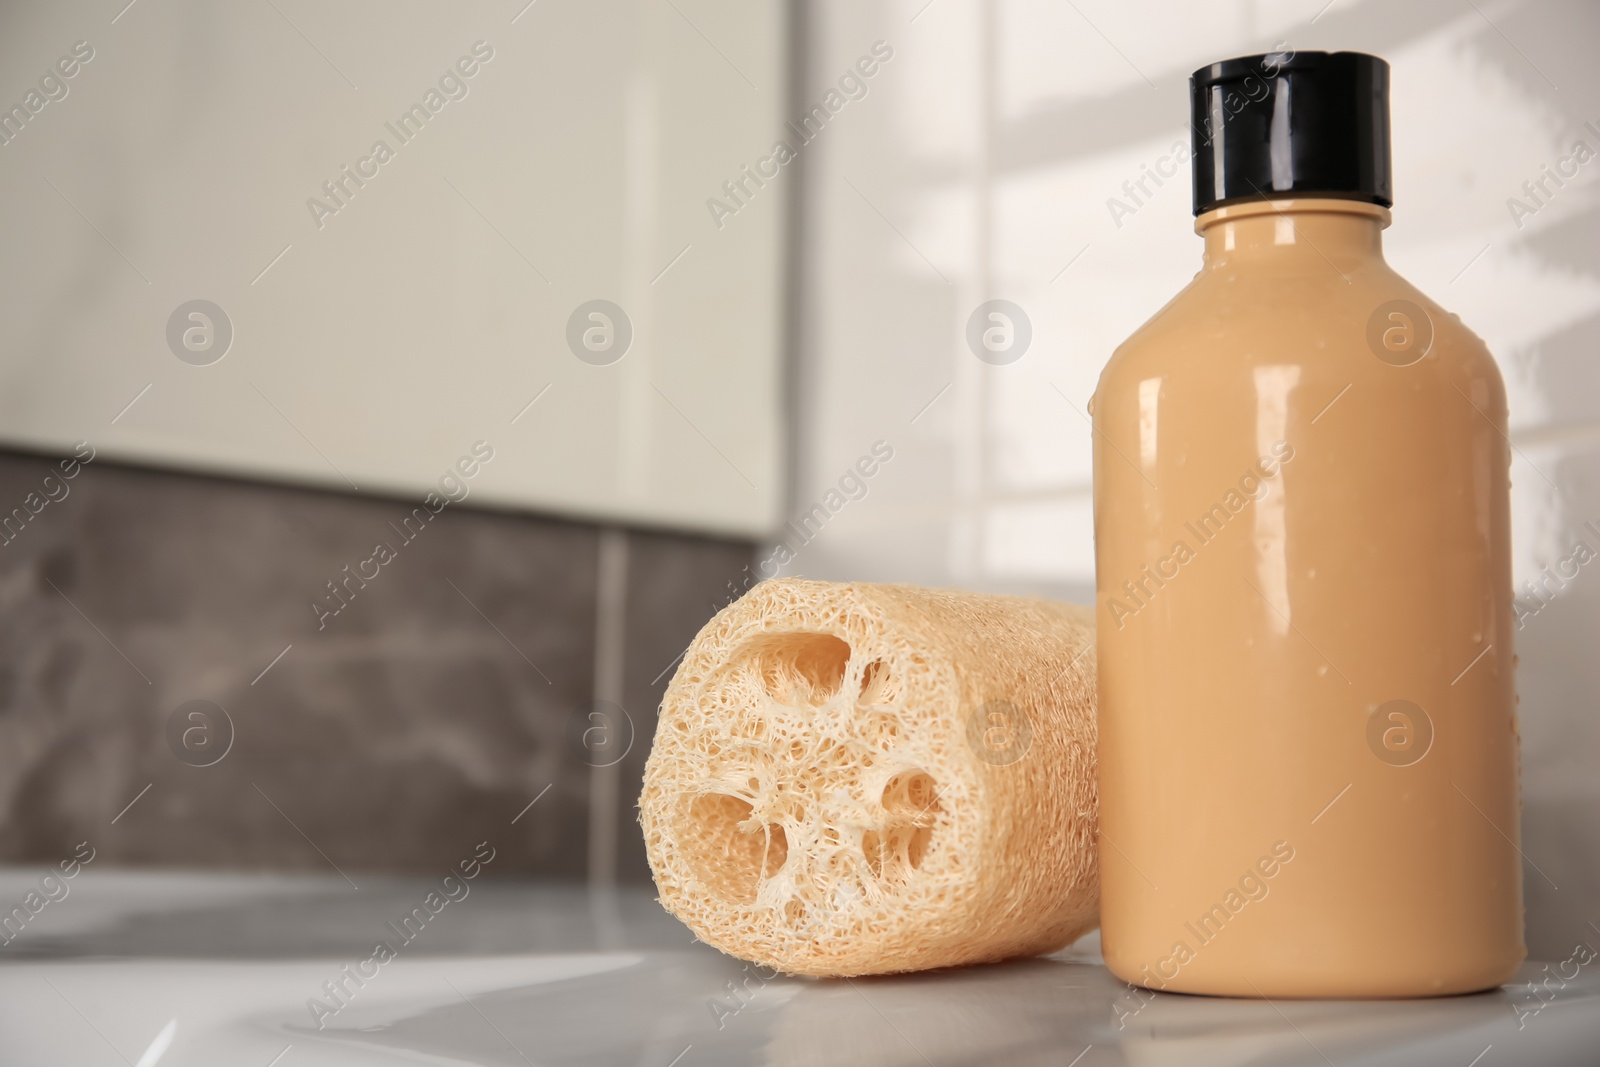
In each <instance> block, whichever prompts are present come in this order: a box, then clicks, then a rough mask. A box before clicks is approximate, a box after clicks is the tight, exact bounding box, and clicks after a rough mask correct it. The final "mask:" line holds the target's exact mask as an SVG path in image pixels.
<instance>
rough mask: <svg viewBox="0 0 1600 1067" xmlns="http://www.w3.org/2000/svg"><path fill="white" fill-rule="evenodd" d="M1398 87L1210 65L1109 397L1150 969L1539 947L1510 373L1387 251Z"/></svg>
mask: <svg viewBox="0 0 1600 1067" xmlns="http://www.w3.org/2000/svg"><path fill="white" fill-rule="evenodd" d="M1247 79H1254V85H1253V86H1252V85H1251V84H1250V83H1249V81H1247ZM1352 85H1353V86H1355V90H1354V91H1351V90H1350V89H1349V87H1350V86H1352ZM1386 90H1387V66H1386V65H1385V64H1383V63H1382V61H1381V60H1376V59H1373V58H1372V57H1368V56H1357V55H1354V54H1352V53H1338V54H1334V55H1331V56H1330V55H1328V54H1326V53H1301V54H1300V55H1298V56H1292V57H1291V56H1284V55H1281V54H1279V55H1276V56H1257V57H1250V58H1248V59H1244V60H1233V61H1229V62H1228V63H1223V64H1216V65H1214V66H1212V67H1208V68H1204V69H1203V70H1202V71H1200V72H1198V73H1197V75H1196V78H1195V94H1196V111H1195V126H1196V140H1197V148H1196V162H1197V166H1196V177H1197V190H1196V201H1197V206H1198V207H1199V208H1203V209H1204V210H1203V211H1202V212H1201V213H1200V215H1199V218H1198V219H1197V222H1196V230H1197V231H1198V232H1199V233H1200V234H1201V236H1202V237H1203V238H1204V241H1205V254H1204V263H1203V266H1202V268H1201V270H1200V272H1199V273H1198V274H1197V275H1196V276H1195V279H1194V281H1193V282H1191V283H1190V285H1189V286H1188V287H1187V288H1185V289H1184V290H1183V291H1182V292H1181V293H1180V294H1179V295H1178V296H1177V297H1176V298H1175V299H1174V300H1173V301H1172V302H1171V303H1169V304H1168V305H1167V306H1166V308H1164V309H1163V310H1162V311H1161V312H1160V313H1159V314H1157V315H1156V316H1155V318H1153V319H1152V320H1151V321H1150V322H1148V323H1147V324H1145V325H1144V326H1143V327H1141V328H1140V330H1139V331H1138V332H1137V333H1135V334H1134V336H1133V337H1131V338H1129V339H1128V341H1127V342H1125V343H1124V344H1123V345H1122V346H1121V347H1120V348H1118V350H1117V351H1116V353H1115V355H1114V356H1113V357H1112V359H1111V361H1110V363H1109V364H1108V365H1107V367H1106V369H1105V371H1104V373H1103V374H1102V376H1101V379H1100V383H1099V387H1098V390H1097V392H1096V394H1095V399H1094V405H1093V413H1094V427H1095V461H1094V463H1095V468H1094V478H1095V540H1096V555H1097V573H1098V579H1097V580H1098V598H1097V599H1098V627H1099V650H1098V659H1099V672H1100V673H1099V699H1100V740H1099V745H1100V749H1099V760H1100V798H1101V812H1100V819H1101V844H1100V853H1101V854H1100V862H1101V871H1102V876H1101V877H1102V905H1101V907H1102V929H1103V940H1102V945H1103V951H1104V954H1105V959H1106V962H1107V964H1108V965H1109V966H1110V968H1111V970H1112V971H1113V972H1114V973H1116V974H1117V975H1118V976H1119V977H1121V978H1123V979H1125V980H1127V981H1129V982H1133V983H1136V984H1139V985H1142V986H1147V987H1149V988H1153V989H1165V990H1170V991H1181V992H1191V993H1211V994H1221V995H1231V996H1265V997H1409V996H1426V995H1437V994H1447V993H1461V992H1468V991H1473V990H1482V989H1486V988H1490V987H1492V986H1495V985H1498V984H1499V983H1501V982H1504V981H1506V980H1507V979H1509V978H1510V977H1511V975H1512V973H1513V972H1514V971H1515V969H1516V967H1517V966H1518V964H1519V963H1520V962H1521V960H1522V959H1523V957H1524V955H1525V949H1524V947H1523V940H1522V886H1521V860H1520V855H1519V851H1518V845H1517V841H1518V819H1519V814H1520V810H1519V801H1518V792H1517V771H1518V767H1517V726H1516V716H1515V695H1514V689H1513V664H1514V655H1513V642H1512V630H1513V622H1514V619H1515V614H1514V611H1513V609H1512V589H1511V563H1510V536H1511V535H1510V503H1509V470H1510V446H1509V441H1508V438H1507V436H1506V419H1507V413H1506V397H1505V389H1504V386H1503V384H1502V382H1501V378H1500V374H1499V371H1498V370H1497V368H1496V366H1495V364H1494V361H1493V359H1492V358H1491V356H1490V355H1489V353H1488V351H1487V350H1486V348H1485V347H1484V345H1483V343H1482V342H1481V341H1480V340H1479V339H1478V338H1477V337H1476V336H1474V335H1473V334H1472V333H1471V331H1469V330H1468V329H1467V328H1466V327H1465V326H1463V325H1462V324H1461V322H1460V321H1459V320H1458V319H1457V318H1456V317H1455V316H1453V315H1451V314H1450V313H1448V312H1446V311H1445V310H1444V309H1442V308H1441V307H1439V306H1438V305H1437V304H1435V303H1434V302H1433V301H1431V300H1430V299H1428V297H1426V296H1424V295H1423V294H1422V293H1421V292H1419V291H1418V290H1417V289H1415V288H1414V287H1412V286H1411V285H1410V284H1408V283H1407V282H1406V281H1405V280H1404V279H1402V278H1401V277H1399V276H1398V275H1397V274H1395V273H1394V271H1392V270H1391V269H1390V268H1389V267H1388V266H1387V265H1386V264H1385V262H1384V260H1383V255H1382V243H1381V232H1382V230H1383V229H1384V227H1386V226H1387V225H1388V224H1389V218H1390V215H1389V211H1388V208H1387V204H1388V202H1389V195H1388V156H1387V100H1386ZM1229 94H1235V98H1236V99H1238V100H1242V101H1244V103H1242V104H1241V105H1240V107H1239V109H1238V110H1237V111H1233V110H1230V104H1229V102H1228V96H1229ZM1219 101H1220V103H1219ZM1341 107H1344V108H1345V109H1346V110H1348V111H1349V112H1351V113H1352V116H1354V118H1353V119H1352V120H1351V121H1349V122H1346V123H1342V122H1341V119H1340V118H1339V114H1340V108H1341ZM1252 112H1254V113H1252ZM1363 112H1365V113H1366V116H1365V118H1363V117H1362V113H1363ZM1373 115H1378V116H1379V118H1373V117H1372V116H1373ZM1291 119H1292V120H1295V121H1294V122H1292V123H1291V121H1290V120H1291ZM1319 124H1320V126H1319ZM1291 126H1292V127H1293V129H1294V131H1295V132H1294V134H1293V137H1291V135H1290V133H1288V132H1287V131H1288V130H1289V129H1290V128H1291ZM1318 131H1320V133H1319V135H1320V136H1322V137H1323V138H1324V139H1325V140H1326V141H1328V142H1330V143H1331V147H1330V148H1327V150H1326V151H1325V152H1324V155H1326V156H1327V157H1328V158H1327V159H1323V158H1322V157H1319V156H1318V155H1317V151H1316V148H1317V146H1315V145H1312V146H1310V147H1309V148H1308V147H1307V145H1306V143H1305V142H1306V141H1307V140H1308V139H1309V138H1311V137H1312V135H1313V133H1318ZM1274 138H1277V139H1278V141H1277V145H1278V149H1280V151H1277V152H1274V150H1273V144H1274ZM1286 138H1287V139H1289V140H1293V139H1294V138H1299V139H1300V141H1301V143H1300V144H1296V145H1291V144H1290V143H1289V140H1285V139H1286ZM1341 138H1344V139H1346V140H1349V139H1354V141H1355V142H1356V144H1357V147H1358V148H1360V149H1361V150H1360V151H1356V150H1355V149H1351V148H1348V147H1347V146H1343V145H1342V144H1341V140H1340V139H1341ZM1379 140H1381V143H1382V144H1381V151H1380V150H1378V149H1377V148H1376V147H1374V146H1375V145H1376V144H1377V142H1378V141H1379ZM1230 141H1231V142H1232V143H1231V144H1230ZM1291 148H1294V149H1296V150H1297V152H1298V154H1295V153H1291V151H1290V149H1291ZM1341 148H1343V149H1344V151H1343V153H1342V154H1341V151H1340V149H1341ZM1351 152H1354V154H1355V156H1357V157H1358V158H1357V161H1356V164H1355V165H1353V166H1350V167H1348V168H1347V169H1346V170H1341V169H1340V168H1341V167H1343V166H1345V164H1347V163H1349V159H1348V158H1347V157H1348V156H1349V155H1350V153H1351ZM1363 153H1366V154H1365V155H1363ZM1257 155H1259V156H1260V157H1262V158H1261V160H1260V163H1259V168H1258V169H1256V170H1252V166H1253V165H1254V164H1253V162H1252V160H1253V157H1254V156H1257ZM1280 157H1281V158H1280ZM1285 159H1287V160H1288V162H1287V163H1284V160H1285ZM1285 167H1287V168H1288V169H1287V170H1286V169H1285ZM1295 168H1299V169H1298V170H1297V169H1295ZM1202 169H1205V170H1206V173H1205V174H1202V173H1201V171H1202ZM1241 181H1243V182H1248V183H1249V184H1250V186H1251V187H1252V188H1255V187H1259V188H1260V189H1261V190H1264V191H1266V192H1263V193H1261V194H1260V195H1254V196H1248V195H1239V194H1238V192H1237V190H1238V189H1239V188H1240V187H1241V185H1240V183H1241ZM1279 190H1283V193H1282V195H1280V193H1279ZM1218 202H1220V204H1219V203H1218Z"/></svg>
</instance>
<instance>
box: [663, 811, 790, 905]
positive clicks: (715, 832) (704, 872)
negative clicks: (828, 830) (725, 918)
mask: <svg viewBox="0 0 1600 1067" xmlns="http://www.w3.org/2000/svg"><path fill="white" fill-rule="evenodd" d="M686 807H687V810H686V811H685V812H684V813H683V814H684V817H683V820H682V822H681V823H680V826H681V828H682V837H681V847H682V848H683V853H684V859H685V861H686V862H687V863H688V865H689V869H690V870H691V871H692V872H693V873H694V876H695V878H697V879H698V880H699V881H700V883H701V884H702V885H704V886H705V887H706V888H707V890H709V891H710V892H711V893H712V894H713V895H714V896H716V897H718V898H719V899H721V900H723V901H726V902H727V903H730V904H753V903H754V902H755V899H756V890H757V889H758V888H759V886H760V884H761V882H762V880H763V879H767V878H771V877H772V876H773V875H774V874H776V873H777V872H778V871H780V870H782V869H783V865H784V863H786V862H787V861H788V858H789V838H788V836H787V835H786V834H785V833H784V832H783V827H782V826H779V825H777V824H775V823H764V822H762V821H761V820H759V819H757V818H755V810H754V809H753V808H751V806H750V805H749V804H748V803H746V802H745V801H743V800H740V799H739V798H738V797H734V796H728V795H727V794H726V793H708V794H706V795H704V796H698V797H695V798H693V799H692V800H690V801H689V803H688V804H687V806H686Z"/></svg>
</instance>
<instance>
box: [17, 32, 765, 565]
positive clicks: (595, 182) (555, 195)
mask: <svg viewBox="0 0 1600 1067" xmlns="http://www.w3.org/2000/svg"><path fill="white" fill-rule="evenodd" d="M119 6H120V5H117V4H112V5H110V6H109V7H106V6H105V5H92V6H91V5H76V4H72V5H67V4H61V5H56V4H51V5H43V4H35V5H20V4H19V5H7V6H6V7H5V9H4V10H3V11H0V70H3V71H5V72H7V73H6V74H5V76H4V77H3V78H0V107H4V108H5V109H7V110H6V113H5V117H4V120H3V121H0V142H3V143H0V213H3V216H4V233H5V235H6V248H5V254H4V256H3V259H0V271H3V272H4V284H3V285H0V321H3V322H4V324H5V329H4V335H3V336H4V341H3V349H0V442H3V443H5V444H7V445H10V446H12V447H18V448H23V449H28V450H32V451H42V452H45V453H49V454H57V453H59V454H60V455H62V456H65V455H69V454H70V453H71V451H72V448H73V446H74V445H75V444H76V443H77V442H79V441H88V442H89V443H90V444H91V445H92V446H93V447H94V448H95V449H96V452H97V455H99V456H104V457H109V458H114V459H119V460H127V461H134V462H141V463H149V464H155V465H160V466H167V467H177V468H185V469H191V470H200V471H208V472H216V473H223V474H233V475H242V476H246V477H252V478H263V479H271V480H281V481H289V482H296V483H302V484H310V485H318V486H325V487H329V488H333V489H339V490H343V491H351V490H352V489H354V490H359V491H360V492H362V493H380V494H385V495H394V496H397V497H400V498H402V499H406V500H411V499H420V498H421V497H422V496H423V495H425V494H426V493H427V492H429V491H430V490H434V491H441V490H447V491H448V492H449V494H450V495H452V496H453V497H455V498H457V499H466V500H468V501H470V502H472V503H482V504H491V505H498V506H505V507H512V508H526V509H536V510H540V511H546V512H554V513H558V514H567V515H572V516H575V517H582V518H590V519H598V520H602V521H623V522H638V523H644V524H650V525H662V526H671V527H680V528H686V529H693V530H701V531H705V532H712V533H721V534H733V535H745V536H754V535H758V534H760V533H762V532H763V531H765V530H767V529H770V528H771V527H772V526H773V525H775V521H776V514H777V508H778V506H779V501H780V500H781V498H782V491H781V490H782V487H781V485H780V472H781V471H782V470H783V469H784V464H783V462H782V456H781V452H782V448H783V439H784V435H783V416H782V411H781V407H780V397H779V384H780V380H781V375H780V368H779V345H780V323H779V315H780V312H781V308H782V299H781V286H782V278H781V276H780V275H781V266H782V261H783V255H782V248H781V241H782V239H783V233H782V220H783V217H784V213H785V203H786V201H787V199H788V197H789V196H791V195H792V194H793V190H791V189H789V188H787V187H786V186H785V184H784V183H785V182H786V181H788V180H790V178H791V175H788V174H783V175H780V176H779V177H778V178H777V179H776V180H774V181H771V182H768V183H767V184H766V185H765V186H764V187H762V188H761V189H759V190H757V191H756V192H755V194H754V195H752V196H750V197H748V199H747V200H746V201H745V202H744V203H743V204H742V205H741V206H740V209H739V210H738V211H737V212H736V213H734V214H732V215H728V214H727V213H725V212H724V213H722V214H721V215H719V214H718V213H716V212H713V211H712V210H710V207H709V201H711V200H712V199H713V198H723V196H724V194H723V185H724V183H725V182H727V181H729V180H730V179H736V178H738V177H739V175H740V171H741V167H743V166H744V165H745V164H747V163H750V162H751V161H752V160H755V159H758V158H759V157H760V156H761V155H762V153H763V152H764V151H766V150H767V149H768V147H769V146H770V144H771V142H772V140H773V136H774V131H775V130H777V129H778V128H779V127H780V126H781V124H782V116H781V111H782V106H781V105H782V99H783V87H784V82H785V78H786V71H785V56H786V48H785V43H784V39H783V37H784V30H785V24H784V19H783V10H782V7H781V5H779V4H777V3H754V4H747V3H738V2H735V0H675V3H672V4H665V3H656V2H642V0H641V2H638V3H629V2H622V0H607V2H585V3H581V4H562V3H536V4H528V5H527V6H523V5H522V4H520V3H514V2H513V3H487V2H478V3H464V4H450V5H434V4H426V3H421V2H412V3H404V4H394V3H386V4H378V3H373V2H367V3H344V4H340V5H336V6H331V7H329V6H324V5H320V4H316V3H312V2H311V0H278V2H277V3H276V4H248V5H206V4H173V3H148V4H138V5H132V6H129V7H127V8H126V9H124V10H122V11H121V13H120V14H118V13H117V11H116V10H115V9H116V8H117V7H119ZM485 453H487V454H488V458H487V459H486V458H485ZM469 468H470V469H471V470H472V473H471V474H470V475H467V474H465V473H464V472H465V471H466V470H468V469H469Z"/></svg>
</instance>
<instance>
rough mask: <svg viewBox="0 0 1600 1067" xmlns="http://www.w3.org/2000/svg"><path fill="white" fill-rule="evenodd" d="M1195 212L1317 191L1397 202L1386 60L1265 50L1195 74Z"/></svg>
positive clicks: (1192, 116) (1354, 54)
mask: <svg viewBox="0 0 1600 1067" xmlns="http://www.w3.org/2000/svg"><path fill="white" fill-rule="evenodd" d="M1189 126H1190V134H1191V137H1192V139H1193V146H1194V155H1193V160H1194V213H1195V214H1196V215H1201V214H1204V213H1205V212H1207V211H1210V210H1211V209H1212V208H1215V207H1220V206H1222V205H1224V204H1232V203H1236V202H1240V201H1248V200H1264V199H1268V198H1271V197H1286V196H1317V197H1342V198H1346V199H1350V200H1365V201H1367V202H1368V203H1373V204H1382V205H1383V206H1384V207H1389V206H1390V205H1391V204H1393V202H1394V201H1393V198H1392V196H1391V189H1390V183H1389V64H1387V63H1385V62H1384V61H1383V60H1381V59H1379V58H1378V57H1377V56H1369V55H1366V54H1364V53H1362V52H1268V53H1266V54H1265V55H1259V56H1242V57H1240V58H1239V59H1225V60H1223V61H1222V62H1221V63H1212V64H1211V65H1209V66H1205V67H1201V68H1200V69H1199V70H1197V71H1195V72H1194V74H1192V75H1191V76H1190V78H1189Z"/></svg>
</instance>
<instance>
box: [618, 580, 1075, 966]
mask: <svg viewBox="0 0 1600 1067" xmlns="http://www.w3.org/2000/svg"><path fill="white" fill-rule="evenodd" d="M1092 620H1093V613H1092V611H1091V610H1090V609H1087V608H1079V607H1076V606H1073V605H1069V604H1059V603H1053V602H1050V601H1045V600H1034V599H1024V598H1020V597H1004V596H979V595H975V594H965V593H953V592H945V591H940V590H933V589H921V588H917V587H914V586H902V585H867V584H835V583H829V582H814V581H804V580H799V579H779V580H775V581H768V582H763V583H761V584H760V585H757V586H756V587H755V588H753V589H752V590H751V591H750V592H749V593H747V594H746V595H745V596H744V597H743V598H742V599H740V600H739V601H738V602H737V603H735V604H733V605H731V606H729V607H727V608H725V609H723V610H722V611H721V612H720V613H718V615H717V616H716V617H715V618H713V619H712V620H711V621H710V622H709V623H707V624H706V626H705V628H704V629H703V630H701V631H700V634H699V636H698V637H696V638H695V640H694V643H693V644H691V645H690V646H689V650H688V652H687V653H685V655H684V658H683V663H682V664H681V665H680V666H679V668H678V671H677V673H676V674H675V675H674V676H673V679H672V682H671V684H670V685H668V687H667V692H666V695H665V697H664V698H663V700H662V703H661V718H660V722H659V723H658V725H657V727H656V734H655V743H654V747H653V748H652V749H651V752H650V759H649V761H648V762H647V763H646V765H645V776H644V792H643V794H642V795H641V797H640V798H639V821H640V823H641V824H642V825H643V827H644V835H645V845H646V848H647V851H648V854H649V858H650V867H651V870H652V871H653V872H654V874H655V879H656V886H657V888H658V889H659V891H660V894H661V903H662V904H663V905H664V906H665V907H666V909H667V910H668V911H670V912H672V914H674V915H676V916H677V917H678V918H680V919H682V920H683V921H684V922H685V923H687V924H688V926H689V928H690V929H691V930H693V931H694V933H695V934H696V936H697V937H699V938H700V940H702V941H704V942H706V943H708V944H710V945H714V946H715V947H717V948H719V949H721V950H722V951H724V952H726V953H728V954H730V955H732V956H737V957H739V958H740V959H745V960H750V961H753V962H755V963H758V964H761V965H763V966H766V967H773V968H777V969H779V970H782V971H786V972H789V973H791V974H812V975H861V974H882V973H888V972H895V971H911V970H920V969H924V968H929V967H947V966H952V965H955V964H964V963H978V962H986V961H993V960H1000V959H1005V958H1008V957H1012V956H1021V955H1030V954H1036V953H1042V952H1050V951H1053V950H1054V949H1057V948H1060V947H1062V946H1063V945H1066V944H1068V943H1070V942H1072V941H1073V940H1075V939H1076V938H1078V937H1079V936H1080V935H1082V934H1083V933H1085V932H1087V931H1089V930H1091V929H1093V928H1094V926H1095V925H1096V922H1097V921H1098V905H1099V884H1100V883H1099V866H1098V863H1097V860H1096V844H1095V836H1096V826H1097V811H1098V804H1097V796H1096V789H1095V757H1094V753H1095V706H1094V677H1095V662H1094V654H1093V652H1092V650H1091V647H1090V646H1091V645H1092V643H1093V640H1094V629H1093V621H1092Z"/></svg>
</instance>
